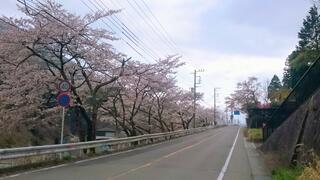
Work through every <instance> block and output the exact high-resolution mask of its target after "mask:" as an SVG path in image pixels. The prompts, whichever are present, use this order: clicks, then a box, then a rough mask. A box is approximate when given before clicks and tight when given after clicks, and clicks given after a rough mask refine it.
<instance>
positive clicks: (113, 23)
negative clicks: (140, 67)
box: [81, 0, 156, 61]
mask: <svg viewBox="0 0 320 180" xmlns="http://www.w3.org/2000/svg"><path fill="white" fill-rule="evenodd" d="M81 2H82V3H83V4H84V5H85V6H87V7H88V8H89V9H90V10H91V11H92V12H93V13H95V11H94V10H93V9H92V8H91V7H90V6H89V5H88V4H86V3H85V2H84V1H83V0H81ZM89 2H90V3H91V4H92V5H93V6H94V7H95V8H96V9H98V10H100V9H99V7H97V6H96V5H95V4H93V3H92V2H91V1H89ZM104 11H105V10H104ZM107 20H108V21H109V22H110V23H111V24H112V25H113V26H114V27H115V28H117V29H118V30H119V31H120V32H121V33H122V35H124V36H125V38H126V39H128V40H129V41H130V42H131V43H133V44H134V45H136V46H137V47H138V48H139V49H140V50H141V51H143V52H145V53H146V54H147V55H149V56H150V57H151V58H152V59H156V58H155V57H154V56H153V55H152V54H149V53H148V52H146V50H145V49H143V48H142V47H141V46H139V45H138V44H137V43H136V42H135V41H134V40H133V39H132V38H130V37H129V36H128V35H127V34H126V33H124V32H123V31H122V29H121V27H118V26H117V24H116V22H114V21H113V20H114V19H109V18H107ZM101 21H102V23H104V24H106V25H108V24H107V23H106V22H105V20H104V19H101ZM115 33H116V31H115ZM121 40H122V41H124V42H125V43H126V44H127V45H128V46H129V47H130V48H131V49H132V50H133V51H135V52H136V53H137V54H138V55H140V56H141V57H142V58H144V59H145V60H147V61H148V59H147V58H146V57H145V56H143V55H142V53H141V52H140V51H139V50H137V49H136V48H134V45H133V44H131V43H129V42H128V41H126V40H125V39H123V38H121Z"/></svg>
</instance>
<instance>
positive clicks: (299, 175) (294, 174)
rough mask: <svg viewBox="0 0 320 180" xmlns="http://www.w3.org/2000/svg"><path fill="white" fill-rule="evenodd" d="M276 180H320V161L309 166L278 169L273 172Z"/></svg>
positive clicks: (273, 177)
mask: <svg viewBox="0 0 320 180" xmlns="http://www.w3.org/2000/svg"><path fill="white" fill-rule="evenodd" d="M272 179H274V180H320V160H318V161H316V162H315V163H313V164H309V165H307V166H302V165H298V166H295V167H289V168H283V167H281V168H276V169H275V170H273V172H272Z"/></svg>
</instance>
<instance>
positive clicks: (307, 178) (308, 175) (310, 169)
mask: <svg viewBox="0 0 320 180" xmlns="http://www.w3.org/2000/svg"><path fill="white" fill-rule="evenodd" d="M298 180H320V160H318V161H316V162H315V163H314V164H312V165H309V166H307V167H305V168H304V170H303V172H302V174H301V175H300V176H299V177H298Z"/></svg>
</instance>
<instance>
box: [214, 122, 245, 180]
mask: <svg viewBox="0 0 320 180" xmlns="http://www.w3.org/2000/svg"><path fill="white" fill-rule="evenodd" d="M239 132H240V128H239V129H238V133H237V135H236V137H235V138H234V141H233V145H232V147H231V149H230V152H229V154H228V157H227V159H226V162H225V163H224V165H223V167H222V169H221V171H220V173H219V176H218V178H217V180H222V179H223V177H224V174H225V173H226V171H227V168H228V165H229V163H230V160H231V156H232V153H233V150H234V147H235V145H236V142H237V139H238V136H239Z"/></svg>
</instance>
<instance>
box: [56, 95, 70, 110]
mask: <svg viewBox="0 0 320 180" xmlns="http://www.w3.org/2000/svg"><path fill="white" fill-rule="evenodd" d="M57 100H58V103H59V105H60V106H62V107H68V106H69V105H70V101H71V97H70V96H69V94H67V93H61V94H59V95H58V97H57Z"/></svg>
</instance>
